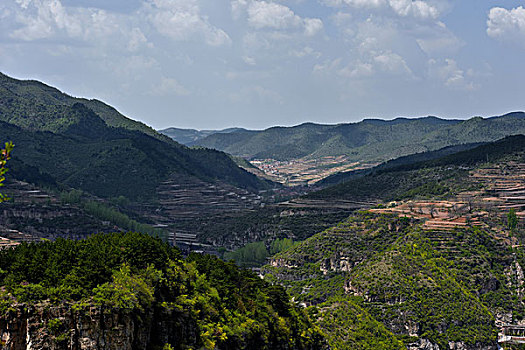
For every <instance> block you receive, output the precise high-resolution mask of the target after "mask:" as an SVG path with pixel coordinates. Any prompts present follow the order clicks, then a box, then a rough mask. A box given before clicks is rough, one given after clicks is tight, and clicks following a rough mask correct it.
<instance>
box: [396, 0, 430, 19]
mask: <svg viewBox="0 0 525 350" xmlns="http://www.w3.org/2000/svg"><path fill="white" fill-rule="evenodd" d="M388 3H389V5H390V7H391V8H392V9H393V10H394V12H395V13H397V14H398V15H399V16H403V17H407V16H410V17H415V18H420V19H427V18H432V19H434V18H437V17H438V16H439V10H438V9H437V8H436V7H434V6H432V5H429V4H428V3H427V2H424V1H413V0H390V1H389V2H388Z"/></svg>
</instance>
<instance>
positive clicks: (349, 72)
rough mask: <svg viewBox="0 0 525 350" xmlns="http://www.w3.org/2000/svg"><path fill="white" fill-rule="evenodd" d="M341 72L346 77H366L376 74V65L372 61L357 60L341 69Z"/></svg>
mask: <svg viewBox="0 0 525 350" xmlns="http://www.w3.org/2000/svg"><path fill="white" fill-rule="evenodd" d="M339 74H340V75H341V76H343V77H346V78H364V77H369V76H372V75H373V74H374V66H373V65H372V64H370V63H363V62H360V61H359V62H356V63H354V64H349V65H348V66H346V67H345V68H343V69H341V70H340V71H339Z"/></svg>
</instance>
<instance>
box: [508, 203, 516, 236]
mask: <svg viewBox="0 0 525 350" xmlns="http://www.w3.org/2000/svg"><path fill="white" fill-rule="evenodd" d="M507 220H508V222H507V225H508V227H509V230H510V231H511V232H514V231H515V230H516V227H517V226H518V217H517V216H516V209H514V208H510V210H509V213H508V214H507Z"/></svg>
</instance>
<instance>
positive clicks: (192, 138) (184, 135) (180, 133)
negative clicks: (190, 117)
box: [159, 128, 247, 146]
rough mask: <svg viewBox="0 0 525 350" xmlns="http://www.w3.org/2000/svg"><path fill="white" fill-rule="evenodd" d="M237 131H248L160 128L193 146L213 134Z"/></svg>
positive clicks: (168, 134) (234, 130) (170, 135)
mask: <svg viewBox="0 0 525 350" xmlns="http://www.w3.org/2000/svg"><path fill="white" fill-rule="evenodd" d="M237 131H247V130H246V129H243V128H228V129H223V130H195V129H179V128H167V129H163V130H159V132H160V133H161V134H164V135H166V136H169V137H171V138H172V139H174V140H175V141H177V142H179V143H182V144H183V145H186V146H193V145H195V143H196V142H198V141H199V140H201V139H203V138H205V137H207V136H210V135H213V134H229V133H232V132H237Z"/></svg>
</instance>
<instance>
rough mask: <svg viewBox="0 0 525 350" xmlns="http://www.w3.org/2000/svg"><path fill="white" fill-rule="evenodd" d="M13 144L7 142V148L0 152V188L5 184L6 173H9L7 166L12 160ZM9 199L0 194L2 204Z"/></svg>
mask: <svg viewBox="0 0 525 350" xmlns="http://www.w3.org/2000/svg"><path fill="white" fill-rule="evenodd" d="M13 147H14V145H13V143H12V142H6V143H5V148H4V149H2V150H0V187H1V186H3V185H4V184H3V182H4V180H5V176H4V175H5V173H6V172H7V170H8V169H7V168H6V164H7V161H8V160H9V159H11V151H12V150H13ZM7 199H9V198H7V197H6V196H4V195H3V194H2V193H0V203H1V202H4V201H6V200H7Z"/></svg>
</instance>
